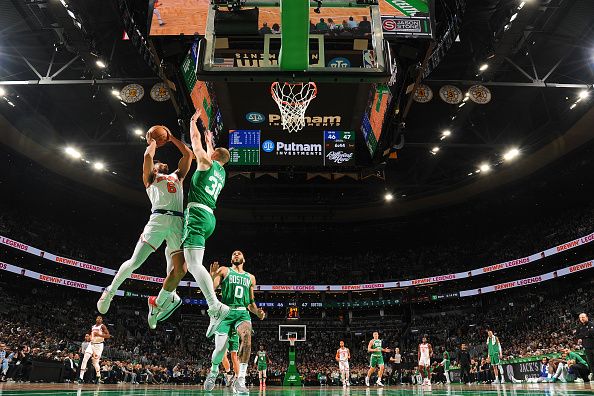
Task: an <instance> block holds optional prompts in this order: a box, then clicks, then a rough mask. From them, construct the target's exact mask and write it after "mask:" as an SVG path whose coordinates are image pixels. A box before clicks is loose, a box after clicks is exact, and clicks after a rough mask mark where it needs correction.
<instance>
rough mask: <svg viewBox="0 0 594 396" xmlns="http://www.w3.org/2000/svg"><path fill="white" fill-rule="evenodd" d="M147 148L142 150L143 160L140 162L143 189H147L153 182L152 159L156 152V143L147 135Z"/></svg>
mask: <svg viewBox="0 0 594 396" xmlns="http://www.w3.org/2000/svg"><path fill="white" fill-rule="evenodd" d="M146 137H147V141H148V147H147V148H146V150H144V160H143V162H142V181H143V183H144V187H145V188H148V186H150V185H151V184H152V182H153V176H154V175H153V166H154V164H153V158H155V151H156V150H157V142H156V141H155V139H153V138H152V137H151V135H150V134H147V136H146Z"/></svg>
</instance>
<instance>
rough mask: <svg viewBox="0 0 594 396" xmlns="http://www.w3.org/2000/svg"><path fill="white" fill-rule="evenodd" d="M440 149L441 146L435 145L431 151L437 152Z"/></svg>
mask: <svg viewBox="0 0 594 396" xmlns="http://www.w3.org/2000/svg"><path fill="white" fill-rule="evenodd" d="M438 151H439V147H437V146H435V147H433V148H432V149H431V152H432V153H433V154H436V153H437V152H438Z"/></svg>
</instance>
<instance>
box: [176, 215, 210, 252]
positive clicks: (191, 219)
mask: <svg viewBox="0 0 594 396" xmlns="http://www.w3.org/2000/svg"><path fill="white" fill-rule="evenodd" d="M216 223H217V221H216V219H215V216H214V214H212V213H210V212H208V211H206V209H203V208H200V207H191V208H187V209H186V212H185V214H184V232H183V235H182V246H183V247H184V248H202V249H204V247H205V246H206V240H207V239H208V238H209V237H210V236H211V235H212V233H213V232H214V229H215V226H216Z"/></svg>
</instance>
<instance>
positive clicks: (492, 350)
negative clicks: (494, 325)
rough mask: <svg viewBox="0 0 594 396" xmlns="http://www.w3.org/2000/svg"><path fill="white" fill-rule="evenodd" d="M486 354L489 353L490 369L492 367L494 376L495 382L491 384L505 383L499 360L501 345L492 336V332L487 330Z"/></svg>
mask: <svg viewBox="0 0 594 396" xmlns="http://www.w3.org/2000/svg"><path fill="white" fill-rule="evenodd" d="M487 352H488V353H489V360H490V361H491V367H493V374H495V381H493V383H494V384H503V383H505V377H504V376H503V367H501V359H502V358H503V353H502V351H501V344H500V343H499V338H498V337H497V336H495V334H493V330H487ZM499 375H501V381H499Z"/></svg>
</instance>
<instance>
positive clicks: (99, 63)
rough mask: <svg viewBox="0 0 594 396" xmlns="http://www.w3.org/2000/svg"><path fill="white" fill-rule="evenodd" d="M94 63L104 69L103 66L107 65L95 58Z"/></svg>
mask: <svg viewBox="0 0 594 396" xmlns="http://www.w3.org/2000/svg"><path fill="white" fill-rule="evenodd" d="M95 64H96V65H97V66H98V67H100V68H102V69H105V68H106V67H107V65H106V64H105V62H103V61H102V60H101V59H97V60H96V61H95Z"/></svg>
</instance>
